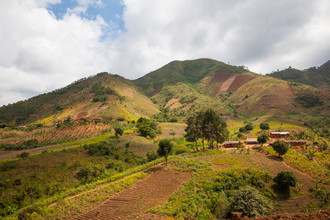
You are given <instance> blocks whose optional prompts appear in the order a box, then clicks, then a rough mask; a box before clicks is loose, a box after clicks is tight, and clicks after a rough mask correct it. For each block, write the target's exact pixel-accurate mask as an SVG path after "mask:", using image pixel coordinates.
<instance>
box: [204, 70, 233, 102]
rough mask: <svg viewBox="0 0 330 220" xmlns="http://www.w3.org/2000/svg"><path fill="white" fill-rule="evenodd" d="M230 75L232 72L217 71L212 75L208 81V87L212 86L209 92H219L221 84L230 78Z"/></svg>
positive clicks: (215, 93) (214, 93)
mask: <svg viewBox="0 0 330 220" xmlns="http://www.w3.org/2000/svg"><path fill="white" fill-rule="evenodd" d="M231 75H232V73H229V72H217V73H215V74H214V75H213V77H212V79H211V80H210V82H209V83H208V87H211V88H214V90H213V91H212V94H211V95H212V96H216V95H217V94H218V93H219V91H220V89H221V86H222V84H223V83H224V82H225V81H226V80H227V79H228V78H230V76H231Z"/></svg>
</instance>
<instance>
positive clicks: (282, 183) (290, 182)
mask: <svg viewBox="0 0 330 220" xmlns="http://www.w3.org/2000/svg"><path fill="white" fill-rule="evenodd" d="M273 181H274V182H275V183H276V184H277V185H278V187H279V188H280V189H282V190H285V191H289V189H290V186H292V187H295V186H296V184H297V179H296V177H295V176H294V175H293V173H292V172H287V171H282V172H279V173H278V174H277V176H276V177H275V178H274V179H273Z"/></svg>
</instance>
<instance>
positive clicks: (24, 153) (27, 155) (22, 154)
mask: <svg viewBox="0 0 330 220" xmlns="http://www.w3.org/2000/svg"><path fill="white" fill-rule="evenodd" d="M29 155H30V154H29V153H28V152H23V153H21V154H17V158H22V159H26V158H28V157H29Z"/></svg>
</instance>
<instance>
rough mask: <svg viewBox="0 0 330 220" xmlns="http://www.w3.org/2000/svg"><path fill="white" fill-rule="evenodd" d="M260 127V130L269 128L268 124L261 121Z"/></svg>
mask: <svg viewBox="0 0 330 220" xmlns="http://www.w3.org/2000/svg"><path fill="white" fill-rule="evenodd" d="M260 129H261V130H269V124H268V123H265V122H263V123H261V124H260Z"/></svg>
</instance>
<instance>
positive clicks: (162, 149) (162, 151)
mask: <svg viewBox="0 0 330 220" xmlns="http://www.w3.org/2000/svg"><path fill="white" fill-rule="evenodd" d="M172 150H173V144H172V143H171V142H170V141H169V140H168V139H162V140H161V141H159V143H158V150H157V154H158V155H159V156H160V157H163V156H164V157H165V161H166V166H167V157H168V155H169V154H170V153H171V152H172Z"/></svg>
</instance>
